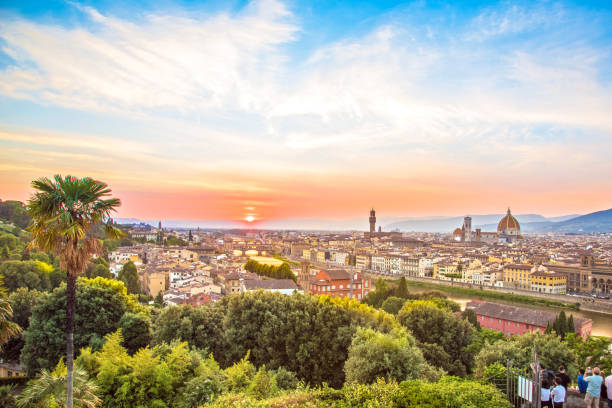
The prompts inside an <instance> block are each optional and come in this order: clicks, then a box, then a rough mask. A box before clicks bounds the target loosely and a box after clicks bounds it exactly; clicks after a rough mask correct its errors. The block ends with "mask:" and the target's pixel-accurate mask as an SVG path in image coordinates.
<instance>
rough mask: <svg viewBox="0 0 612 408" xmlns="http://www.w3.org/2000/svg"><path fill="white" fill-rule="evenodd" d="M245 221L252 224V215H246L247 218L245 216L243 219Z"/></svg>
mask: <svg viewBox="0 0 612 408" xmlns="http://www.w3.org/2000/svg"><path fill="white" fill-rule="evenodd" d="M245 220H246V221H247V222H253V221H255V217H253V216H252V215H247V216H246V218H245Z"/></svg>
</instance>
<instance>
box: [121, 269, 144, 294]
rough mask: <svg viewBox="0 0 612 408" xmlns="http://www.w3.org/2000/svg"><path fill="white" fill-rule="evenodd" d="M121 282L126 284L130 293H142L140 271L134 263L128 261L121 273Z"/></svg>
mask: <svg viewBox="0 0 612 408" xmlns="http://www.w3.org/2000/svg"><path fill="white" fill-rule="evenodd" d="M118 278H119V280H120V281H122V282H123V283H124V284H125V287H126V288H127V291H128V293H130V294H138V293H140V282H139V281H138V270H137V269H136V265H134V263H133V262H132V261H127V262H126V263H125V264H124V265H123V267H122V268H121V270H120V271H119V276H118Z"/></svg>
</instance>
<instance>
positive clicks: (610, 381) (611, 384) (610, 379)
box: [606, 373, 612, 408]
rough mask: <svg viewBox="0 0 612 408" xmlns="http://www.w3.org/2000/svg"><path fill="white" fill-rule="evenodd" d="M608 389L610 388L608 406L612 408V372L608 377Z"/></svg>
mask: <svg viewBox="0 0 612 408" xmlns="http://www.w3.org/2000/svg"><path fill="white" fill-rule="evenodd" d="M606 389H607V390H608V395H606V396H607V397H608V408H612V373H611V374H610V375H609V376H607V377H606Z"/></svg>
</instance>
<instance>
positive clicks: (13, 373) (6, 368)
mask: <svg viewBox="0 0 612 408" xmlns="http://www.w3.org/2000/svg"><path fill="white" fill-rule="evenodd" d="M25 376H26V373H25V370H24V369H23V366H22V365H21V364H10V363H0V378H7V377H25Z"/></svg>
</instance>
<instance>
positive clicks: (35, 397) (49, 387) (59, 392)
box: [17, 360, 101, 408]
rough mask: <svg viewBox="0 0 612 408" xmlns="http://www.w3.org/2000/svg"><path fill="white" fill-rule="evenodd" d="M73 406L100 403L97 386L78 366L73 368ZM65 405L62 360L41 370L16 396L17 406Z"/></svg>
mask: <svg viewBox="0 0 612 408" xmlns="http://www.w3.org/2000/svg"><path fill="white" fill-rule="evenodd" d="M73 390H74V394H73V398H74V405H73V406H74V407H75V408H93V407H97V406H99V405H100V402H101V401H100V398H98V395H97V393H98V386H97V385H96V384H95V383H94V382H93V381H90V380H89V378H88V376H87V373H86V372H85V371H84V370H83V369H81V368H80V367H78V366H77V367H75V370H74V386H73ZM52 402H53V403H55V404H56V405H55V406H65V405H66V365H65V364H64V361H63V360H60V361H59V363H57V366H56V367H55V369H54V370H53V371H51V372H49V371H47V370H42V372H41V373H40V375H39V376H38V378H36V379H35V380H33V381H31V382H30V383H29V384H28V385H27V387H26V388H25V389H24V390H23V391H22V392H21V394H19V397H18V398H17V406H18V407H41V408H42V407H51V406H54V405H52Z"/></svg>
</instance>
